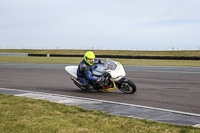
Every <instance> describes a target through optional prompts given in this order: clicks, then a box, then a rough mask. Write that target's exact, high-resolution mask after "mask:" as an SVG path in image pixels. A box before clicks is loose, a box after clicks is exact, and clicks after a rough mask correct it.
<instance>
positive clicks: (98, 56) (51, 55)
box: [28, 54, 200, 60]
mask: <svg viewBox="0 0 200 133" xmlns="http://www.w3.org/2000/svg"><path fill="white" fill-rule="evenodd" d="M28 56H41V57H83V55H61V54H28ZM96 57H97V58H120V59H162V60H200V57H186V56H182V57H178V56H126V55H96Z"/></svg>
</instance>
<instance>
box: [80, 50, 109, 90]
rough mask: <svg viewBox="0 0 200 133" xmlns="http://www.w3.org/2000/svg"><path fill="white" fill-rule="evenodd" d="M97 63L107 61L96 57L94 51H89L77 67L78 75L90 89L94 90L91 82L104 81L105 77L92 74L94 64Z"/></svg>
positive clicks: (87, 88)
mask: <svg viewBox="0 0 200 133" xmlns="http://www.w3.org/2000/svg"><path fill="white" fill-rule="evenodd" d="M96 63H100V64H104V63H105V61H103V60H101V59H96V58H95V54H94V53H93V52H92V51H87V52H86V53H85V55H84V59H83V60H82V61H81V63H80V64H79V66H78V69H77V77H78V79H79V81H80V82H81V83H82V84H83V86H85V88H86V90H88V91H92V90H93V87H92V85H91V84H94V83H95V82H103V81H104V77H94V76H92V73H91V69H92V66H93V65H94V64H96Z"/></svg>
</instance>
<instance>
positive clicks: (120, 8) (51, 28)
mask: <svg viewBox="0 0 200 133" xmlns="http://www.w3.org/2000/svg"><path fill="white" fill-rule="evenodd" d="M199 13H200V1H199V0H0V49H11V48H15V49H21V48H25V49H106V50H107V49H112V50H172V49H174V50H200V14H199Z"/></svg>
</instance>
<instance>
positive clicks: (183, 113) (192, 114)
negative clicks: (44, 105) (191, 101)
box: [0, 88, 200, 117]
mask: <svg viewBox="0 0 200 133" xmlns="http://www.w3.org/2000/svg"><path fill="white" fill-rule="evenodd" d="M0 89H2V90H13V91H20V92H27V93H36V94H43V95H54V96H60V97H68V98H75V99H82V100H90V101H98V102H104V103H111V104H118V105H125V106H132V107H138V108H145V109H152V110H158V111H164V112H171V113H176V114H182V115H189V116H196V117H200V114H196V113H189V112H182V111H176V110H169V109H162V108H155V107H149V106H143V105H136V104H128V103H120V102H114V101H106V100H99V99H91V98H84V97H76V96H69V95H60V94H52V93H43V92H36V91H26V90H19V89H9V88H0Z"/></svg>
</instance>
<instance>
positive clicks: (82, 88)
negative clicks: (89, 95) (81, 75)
mask: <svg viewBox="0 0 200 133" xmlns="http://www.w3.org/2000/svg"><path fill="white" fill-rule="evenodd" d="M74 84H75V85H76V86H77V87H78V88H80V89H81V90H85V89H86V88H85V87H84V86H83V85H81V84H79V83H77V82H76V81H74Z"/></svg>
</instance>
